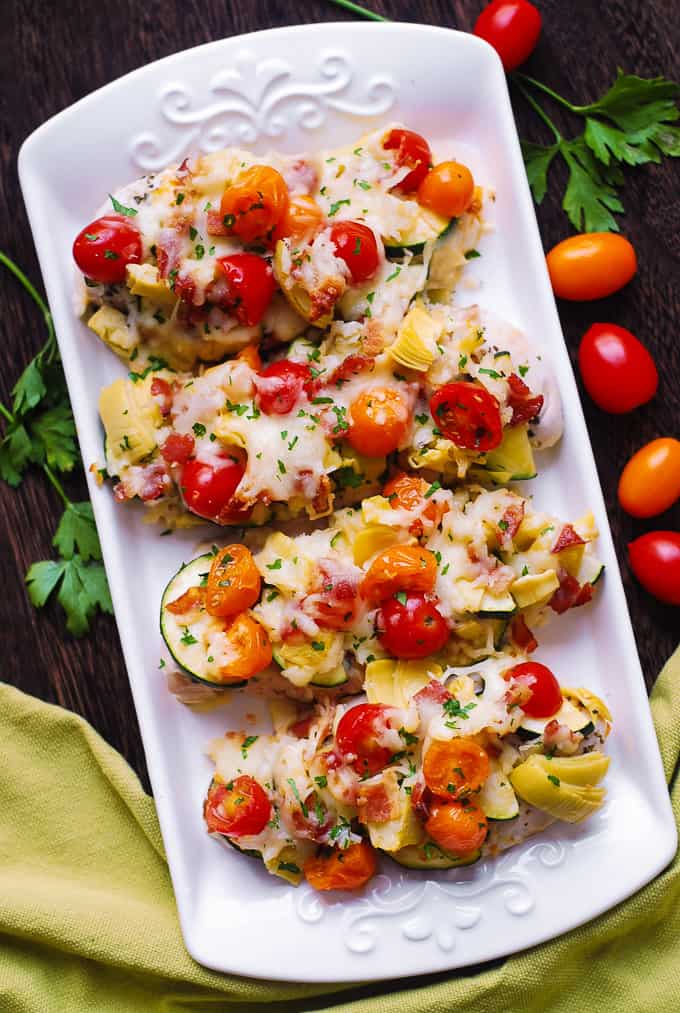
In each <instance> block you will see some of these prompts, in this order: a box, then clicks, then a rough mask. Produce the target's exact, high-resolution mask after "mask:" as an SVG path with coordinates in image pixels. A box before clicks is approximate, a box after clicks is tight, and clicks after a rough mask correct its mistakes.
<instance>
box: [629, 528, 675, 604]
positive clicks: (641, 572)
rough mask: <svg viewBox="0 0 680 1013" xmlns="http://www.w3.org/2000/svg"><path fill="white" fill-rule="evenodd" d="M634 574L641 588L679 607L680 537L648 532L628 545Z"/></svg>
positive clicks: (668, 533) (667, 533) (659, 532)
mask: <svg viewBox="0 0 680 1013" xmlns="http://www.w3.org/2000/svg"><path fill="white" fill-rule="evenodd" d="M628 556H629V558H630V565H631V568H632V570H633V573H634V574H635V576H636V577H637V579H638V580H639V581H640V583H641V584H642V586H643V587H644V588H645V590H646V591H649V593H650V594H652V595H654V597H655V598H658V599H659V601H663V602H666V604H667V605H680V534H679V533H678V532H677V531H649V532H648V533H647V534H646V535H641V536H640V538H636V539H635V541H634V542H630V543H629V545H628Z"/></svg>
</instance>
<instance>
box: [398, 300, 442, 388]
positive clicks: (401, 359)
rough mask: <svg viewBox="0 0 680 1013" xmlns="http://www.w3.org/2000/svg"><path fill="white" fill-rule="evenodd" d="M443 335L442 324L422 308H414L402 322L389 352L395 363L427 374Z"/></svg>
mask: <svg viewBox="0 0 680 1013" xmlns="http://www.w3.org/2000/svg"><path fill="white" fill-rule="evenodd" d="M441 333H442V324H441V322H439V321H437V320H435V319H434V317H432V316H430V314H429V313H428V312H427V311H426V310H424V309H423V307H422V306H414V307H413V309H411V310H409V312H408V313H407V314H406V316H405V317H404V319H403V320H402V322H401V324H400V326H399V331H398V333H397V337H396V340H395V341H394V343H393V344H392V345H391V346H390V347H389V349H388V352H389V354H390V355H391V357H392V358H393V359H394V360H395V362H398V363H400V364H401V365H402V366H405V367H406V368H407V369H416V370H418V371H419V372H421V373H426V372H427V370H428V369H429V368H430V366H431V365H432V363H433V362H434V357H435V355H436V354H437V341H438V340H439V337H440V335H441Z"/></svg>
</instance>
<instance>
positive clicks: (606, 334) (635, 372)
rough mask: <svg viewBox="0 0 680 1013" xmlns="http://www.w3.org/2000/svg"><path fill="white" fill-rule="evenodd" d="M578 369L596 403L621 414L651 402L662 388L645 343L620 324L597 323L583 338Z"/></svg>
mask: <svg viewBox="0 0 680 1013" xmlns="http://www.w3.org/2000/svg"><path fill="white" fill-rule="evenodd" d="M578 366H579V369H580V370H581V377H582V378H583V384H584V386H585V388H586V390H587V391H588V393H589V394H590V396H591V397H592V399H593V401H594V402H595V404H596V405H597V406H598V407H599V408H602V410H603V411H605V412H612V413H613V414H614V415H619V414H621V413H623V412H630V411H632V410H633V408H637V407H638V406H639V405H641V404H645V403H646V402H647V401H649V400H651V398H653V397H654V395H655V394H656V388H657V387H658V385H659V374H658V373H657V370H656V366H655V364H654V359H653V358H652V357H651V355H650V354H649V352H648V351H647V349H646V348H645V346H644V345H643V344H642V342H641V341H638V339H637V338H636V337H635V335H634V334H631V333H630V331H627V330H626V328H625V327H618V326H617V325H616V324H593V325H592V327H589V328H588V330H587V331H586V333H585V334H584V335H583V337H582V339H581V345H580V347H579V350H578Z"/></svg>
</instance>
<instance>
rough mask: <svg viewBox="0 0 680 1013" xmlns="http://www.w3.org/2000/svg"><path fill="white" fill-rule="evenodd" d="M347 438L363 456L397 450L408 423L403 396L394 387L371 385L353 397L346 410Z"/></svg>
mask: <svg viewBox="0 0 680 1013" xmlns="http://www.w3.org/2000/svg"><path fill="white" fill-rule="evenodd" d="M349 416H350V427H349V432H348V433H347V441H348V443H349V444H350V446H352V447H354V449H355V450H356V451H357V452H358V453H359V454H363V455H364V456H365V457H384V456H385V455H386V454H391V453H392V452H393V451H395V450H398V449H399V447H400V446H401V444H402V443H403V442H404V440H405V438H406V435H407V433H408V430H409V426H410V425H411V413H410V411H409V407H408V403H407V401H406V398H405V397H404V395H403V394H402V393H401V392H400V391H398V390H396V389H395V388H394V387H372V388H370V389H369V390H366V391H363V392H362V393H361V394H359V396H358V397H357V398H355V399H354V401H353V402H352V404H351V405H350V409H349Z"/></svg>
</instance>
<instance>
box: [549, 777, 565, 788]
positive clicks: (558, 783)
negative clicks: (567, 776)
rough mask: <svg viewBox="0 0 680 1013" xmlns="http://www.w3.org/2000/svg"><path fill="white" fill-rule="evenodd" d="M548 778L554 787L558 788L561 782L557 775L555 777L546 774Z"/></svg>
mask: <svg viewBox="0 0 680 1013" xmlns="http://www.w3.org/2000/svg"><path fill="white" fill-rule="evenodd" d="M548 780H549V781H551V782H552V783H553V784H554V785H555V787H556V788H559V786H560V784H561V783H562V782H561V781H560V779H559V777H556V776H555V775H554V774H548Z"/></svg>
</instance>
